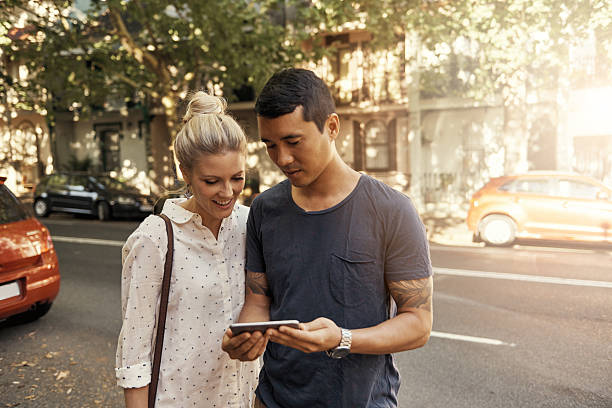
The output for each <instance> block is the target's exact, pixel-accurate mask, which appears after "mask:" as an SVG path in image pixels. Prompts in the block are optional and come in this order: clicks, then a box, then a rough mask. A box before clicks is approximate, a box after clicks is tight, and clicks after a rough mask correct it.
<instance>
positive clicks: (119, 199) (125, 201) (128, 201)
mask: <svg viewBox="0 0 612 408" xmlns="http://www.w3.org/2000/svg"><path fill="white" fill-rule="evenodd" d="M117 202H118V203H119V204H136V200H134V199H133V198H132V197H121V196H119V197H117Z"/></svg>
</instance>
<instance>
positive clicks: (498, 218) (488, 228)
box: [478, 214, 516, 246]
mask: <svg viewBox="0 0 612 408" xmlns="http://www.w3.org/2000/svg"><path fill="white" fill-rule="evenodd" d="M478 230H479V231H480V237H481V238H482V240H483V241H484V242H485V243H486V244H487V245H493V246H507V245H510V244H512V243H513V242H514V239H515V238H516V224H515V223H514V221H513V220H512V218H510V217H507V216H505V215H498V214H493V215H489V216H488V217H485V218H484V219H483V220H482V221H481V222H480V227H479V228H478Z"/></svg>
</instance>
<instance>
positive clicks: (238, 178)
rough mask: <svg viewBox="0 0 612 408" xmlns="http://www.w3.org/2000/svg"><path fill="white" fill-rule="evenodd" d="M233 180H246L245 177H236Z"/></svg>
mask: <svg viewBox="0 0 612 408" xmlns="http://www.w3.org/2000/svg"><path fill="white" fill-rule="evenodd" d="M233 179H234V180H236V181H242V180H244V177H242V176H240V177H234V178H233Z"/></svg>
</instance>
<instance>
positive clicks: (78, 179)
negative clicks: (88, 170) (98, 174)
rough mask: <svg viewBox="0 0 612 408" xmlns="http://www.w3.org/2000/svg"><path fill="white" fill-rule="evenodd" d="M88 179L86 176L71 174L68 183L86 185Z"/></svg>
mask: <svg viewBox="0 0 612 408" xmlns="http://www.w3.org/2000/svg"><path fill="white" fill-rule="evenodd" d="M88 184H89V180H88V177H87V176H72V177H71V179H70V185H72V186H83V187H87V185H88Z"/></svg>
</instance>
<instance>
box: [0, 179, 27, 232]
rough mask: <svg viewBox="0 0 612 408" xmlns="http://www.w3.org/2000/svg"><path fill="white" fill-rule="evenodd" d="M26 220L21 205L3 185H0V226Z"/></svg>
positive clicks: (25, 214)
mask: <svg viewBox="0 0 612 408" xmlns="http://www.w3.org/2000/svg"><path fill="white" fill-rule="evenodd" d="M26 218H28V214H27V213H26V211H25V210H24V209H23V207H22V206H21V203H20V202H19V200H17V198H15V196H14V195H13V194H11V192H10V191H9V189H8V188H7V187H6V186H5V185H0V224H8V223H9V222H15V221H21V220H25V219H26Z"/></svg>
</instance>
